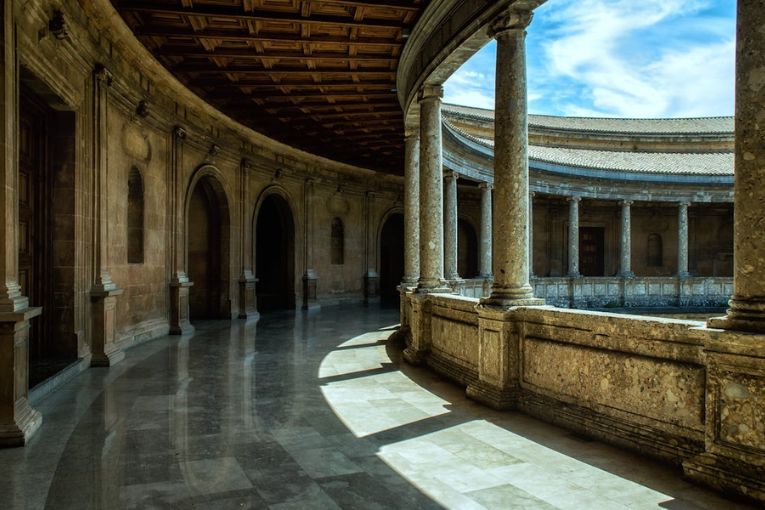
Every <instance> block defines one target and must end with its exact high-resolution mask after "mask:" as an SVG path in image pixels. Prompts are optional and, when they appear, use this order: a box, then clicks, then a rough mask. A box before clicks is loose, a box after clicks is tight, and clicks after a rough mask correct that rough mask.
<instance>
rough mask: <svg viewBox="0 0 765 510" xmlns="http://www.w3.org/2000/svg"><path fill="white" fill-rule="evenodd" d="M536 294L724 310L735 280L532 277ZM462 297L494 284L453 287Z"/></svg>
mask: <svg viewBox="0 0 765 510" xmlns="http://www.w3.org/2000/svg"><path fill="white" fill-rule="evenodd" d="M531 284H532V286H533V287H534V295H535V296H538V297H540V298H544V299H545V302H546V303H547V304H548V305H553V306H557V307H561V308H611V307H613V308H625V307H626V308H632V307H634V308H638V307H646V308H647V307H677V306H680V307H718V308H719V307H724V306H726V305H727V303H728V299H730V296H731V294H733V278H726V277H694V278H677V277H655V276H654V277H637V278H620V277H616V276H604V277H583V278H565V277H564V278H532V280H531ZM452 288H453V289H454V290H455V292H457V293H459V295H460V296H464V297H471V298H481V297H484V296H488V295H489V293H490V292H491V281H490V280H486V279H482V278H479V279H471V280H464V281H460V282H456V283H454V284H453V285H452Z"/></svg>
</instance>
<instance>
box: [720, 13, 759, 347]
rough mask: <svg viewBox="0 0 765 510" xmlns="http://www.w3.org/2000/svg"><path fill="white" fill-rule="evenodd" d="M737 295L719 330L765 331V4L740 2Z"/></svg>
mask: <svg viewBox="0 0 765 510" xmlns="http://www.w3.org/2000/svg"><path fill="white" fill-rule="evenodd" d="M737 19H738V25H737V35H738V37H737V41H738V44H737V48H736V149H735V169H736V172H735V173H736V179H735V185H734V198H733V202H734V206H735V209H734V233H733V245H734V250H733V257H734V275H733V297H732V299H731V300H730V309H729V310H728V314H727V320H726V321H724V322H719V321H717V322H716V326H715V327H723V328H726V329H737V330H746V331H751V332H757V333H765V229H763V225H765V207H763V204H765V187H764V186H763V183H764V182H765V79H763V77H765V31H763V29H762V27H763V26H765V6H763V3H762V1H753V2H747V1H744V0H739V2H738V15H737Z"/></svg>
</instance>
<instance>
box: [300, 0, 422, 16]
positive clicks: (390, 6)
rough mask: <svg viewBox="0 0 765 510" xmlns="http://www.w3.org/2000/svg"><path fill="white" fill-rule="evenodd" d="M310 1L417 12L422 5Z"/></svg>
mask: <svg viewBox="0 0 765 510" xmlns="http://www.w3.org/2000/svg"><path fill="white" fill-rule="evenodd" d="M309 2H310V3H320V4H332V5H342V6H343V7H374V8H375V9H398V10H400V11H407V12H415V13H416V12H418V11H420V10H421V9H422V7H423V6H422V5H413V2H411V1H410V0H382V1H380V2H375V1H370V0H309Z"/></svg>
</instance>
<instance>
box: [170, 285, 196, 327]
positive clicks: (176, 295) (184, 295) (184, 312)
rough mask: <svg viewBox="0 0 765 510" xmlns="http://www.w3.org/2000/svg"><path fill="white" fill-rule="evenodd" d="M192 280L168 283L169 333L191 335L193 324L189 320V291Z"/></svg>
mask: <svg viewBox="0 0 765 510" xmlns="http://www.w3.org/2000/svg"><path fill="white" fill-rule="evenodd" d="M193 285H194V282H190V281H184V282H174V283H171V284H170V334H171V335H181V336H184V335H191V334H193V333H194V326H192V325H191V321H190V320H189V291H190V289H191V287H192V286H193Z"/></svg>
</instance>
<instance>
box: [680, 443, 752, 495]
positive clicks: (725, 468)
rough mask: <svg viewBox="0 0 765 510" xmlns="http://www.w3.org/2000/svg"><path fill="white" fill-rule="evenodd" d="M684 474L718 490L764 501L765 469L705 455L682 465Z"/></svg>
mask: <svg viewBox="0 0 765 510" xmlns="http://www.w3.org/2000/svg"><path fill="white" fill-rule="evenodd" d="M683 472H684V473H685V475H686V476H687V477H688V478H690V479H691V480H695V481H698V482H701V483H703V484H704V485H707V486H709V487H712V488H714V489H716V490H718V491H721V492H727V493H735V494H739V495H743V496H746V497H748V498H751V499H754V500H757V501H760V502H765V466H754V465H752V464H749V463H747V462H742V461H741V460H739V459H730V458H727V457H720V456H718V455H715V454H713V453H709V452H705V453H701V454H699V455H697V456H695V457H693V458H692V459H690V460H686V461H685V462H683Z"/></svg>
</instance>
